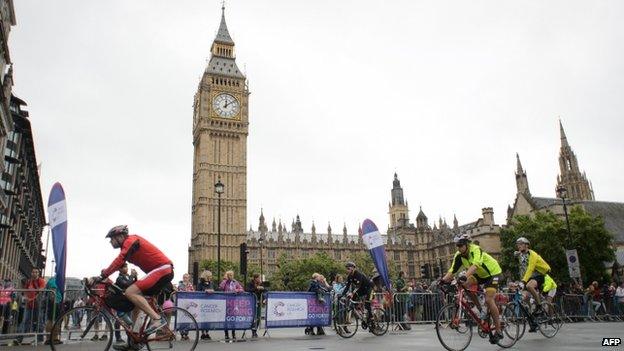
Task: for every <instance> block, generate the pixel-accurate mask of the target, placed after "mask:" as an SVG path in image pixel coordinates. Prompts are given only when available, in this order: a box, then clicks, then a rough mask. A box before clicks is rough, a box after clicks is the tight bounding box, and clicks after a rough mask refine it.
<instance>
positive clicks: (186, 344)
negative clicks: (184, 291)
mask: <svg viewBox="0 0 624 351" xmlns="http://www.w3.org/2000/svg"><path fill="white" fill-rule="evenodd" d="M162 315H164V316H165V318H167V320H168V321H169V323H167V325H166V326H164V327H163V328H162V329H160V330H158V331H157V332H156V333H154V334H152V335H150V336H148V337H147V343H146V345H147V349H148V350H176V351H178V350H188V351H193V350H195V347H196V346H197V341H198V340H199V327H198V326H197V321H196V320H195V317H193V315H192V314H191V313H190V312H189V311H187V310H185V309H184V308H180V307H169V308H165V309H164V310H163V311H162Z"/></svg>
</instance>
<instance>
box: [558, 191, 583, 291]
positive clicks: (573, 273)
mask: <svg viewBox="0 0 624 351" xmlns="http://www.w3.org/2000/svg"><path fill="white" fill-rule="evenodd" d="M567 193H568V190H567V189H566V188H565V187H564V186H563V185H560V186H558V187H557V196H558V197H559V198H560V199H561V201H562V202H563V215H564V216H565V220H566V229H567V230H568V245H567V246H568V249H567V250H566V256H567V260H568V271H569V272H570V278H572V280H573V281H575V282H576V281H577V279H579V280H580V278H581V273H580V265H579V259H578V253H577V252H576V248H574V245H573V244H572V231H571V230H570V219H569V218H568V206H567V205H566V197H567Z"/></svg>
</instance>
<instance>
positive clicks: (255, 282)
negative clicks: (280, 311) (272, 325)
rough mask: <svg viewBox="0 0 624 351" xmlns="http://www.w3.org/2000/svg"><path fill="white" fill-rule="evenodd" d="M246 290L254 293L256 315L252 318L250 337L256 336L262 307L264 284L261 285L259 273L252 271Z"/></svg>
mask: <svg viewBox="0 0 624 351" xmlns="http://www.w3.org/2000/svg"><path fill="white" fill-rule="evenodd" d="M247 292H250V293H252V294H254V295H256V316H255V318H254V322H253V325H252V327H251V337H252V338H257V337H258V327H259V326H260V316H261V312H260V311H261V309H262V294H263V293H264V286H262V279H260V274H258V273H254V274H253V278H252V279H251V281H250V282H249V283H248V284H247Z"/></svg>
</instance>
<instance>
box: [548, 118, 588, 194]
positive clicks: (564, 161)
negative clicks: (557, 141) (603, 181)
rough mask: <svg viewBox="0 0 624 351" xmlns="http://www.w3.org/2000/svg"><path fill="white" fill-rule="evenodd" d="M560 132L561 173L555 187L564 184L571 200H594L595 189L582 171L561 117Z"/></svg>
mask: <svg viewBox="0 0 624 351" xmlns="http://www.w3.org/2000/svg"><path fill="white" fill-rule="evenodd" d="M559 133H560V136H561V149H560V150H559V170H560V173H559V176H558V177H557V187H556V188H555V189H557V188H559V186H564V187H565V188H566V189H567V192H568V198H569V199H570V200H576V201H583V200H594V194H593V190H592V189H591V186H590V183H589V181H588V180H587V176H586V175H585V172H583V173H581V171H580V169H579V165H578V160H577V158H576V155H575V154H574V151H573V150H572V147H570V144H569V143H568V138H567V137H566V134H565V131H564V130H563V124H562V123H561V119H559Z"/></svg>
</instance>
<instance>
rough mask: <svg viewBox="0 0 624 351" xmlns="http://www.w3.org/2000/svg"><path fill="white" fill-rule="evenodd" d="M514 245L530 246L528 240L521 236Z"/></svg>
mask: <svg viewBox="0 0 624 351" xmlns="http://www.w3.org/2000/svg"><path fill="white" fill-rule="evenodd" d="M516 244H527V245H528V244H530V242H529V239H527V238H525V237H523V236H521V237H519V238H518V240H516Z"/></svg>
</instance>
